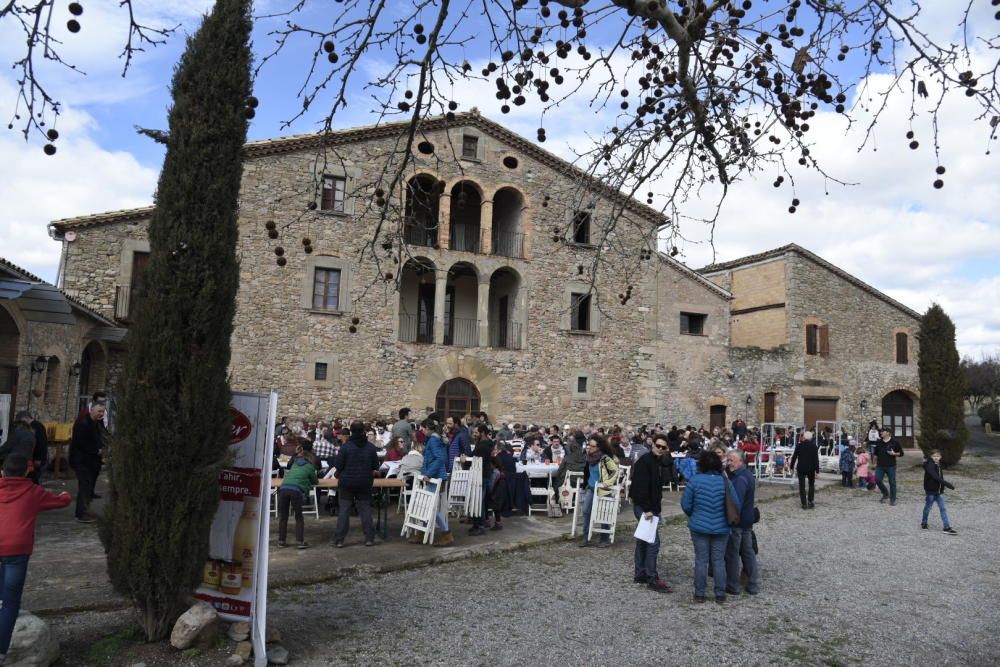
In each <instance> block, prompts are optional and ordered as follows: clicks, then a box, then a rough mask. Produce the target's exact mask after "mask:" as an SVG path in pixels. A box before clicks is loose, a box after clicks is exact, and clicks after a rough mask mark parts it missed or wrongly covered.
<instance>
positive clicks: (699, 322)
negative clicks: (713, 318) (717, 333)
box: [681, 313, 708, 336]
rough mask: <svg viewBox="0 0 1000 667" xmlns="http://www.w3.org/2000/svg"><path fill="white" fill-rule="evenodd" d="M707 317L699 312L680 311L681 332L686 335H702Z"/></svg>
mask: <svg viewBox="0 0 1000 667" xmlns="http://www.w3.org/2000/svg"><path fill="white" fill-rule="evenodd" d="M707 317H708V316H707V315H703V314H701V313H681V333H682V334H685V335H688V336H704V335H705V319H706V318H707Z"/></svg>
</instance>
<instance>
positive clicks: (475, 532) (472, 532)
mask: <svg viewBox="0 0 1000 667" xmlns="http://www.w3.org/2000/svg"><path fill="white" fill-rule="evenodd" d="M485 534H486V531H485V530H483V529H482V528H480V527H479V526H476V527H475V528H470V529H469V535H485Z"/></svg>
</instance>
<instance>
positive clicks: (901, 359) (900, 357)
mask: <svg viewBox="0 0 1000 667" xmlns="http://www.w3.org/2000/svg"><path fill="white" fill-rule="evenodd" d="M908 339H909V336H907V335H906V334H905V333H903V332H899V333H897V334H896V363H897V364H908V363H910V351H909V349H908V348H909V344H908V343H909V340H908Z"/></svg>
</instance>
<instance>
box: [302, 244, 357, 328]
mask: <svg viewBox="0 0 1000 667" xmlns="http://www.w3.org/2000/svg"><path fill="white" fill-rule="evenodd" d="M316 269H336V270H339V271H340V289H339V290H338V292H337V304H338V305H339V306H340V307H339V309H337V310H327V309H325V308H313V284H314V281H315V279H316ZM350 298H351V268H350V263H349V262H348V261H347V260H345V259H342V258H340V257H333V256H330V255H310V256H309V257H307V258H306V263H305V272H304V275H303V277H302V295H301V298H300V302H299V305H300V306H301V307H302V308H304V309H305V310H308V311H309V312H310V313H317V314H321V315H343V314H344V305H345V304H347V303H348V302H349V300H350Z"/></svg>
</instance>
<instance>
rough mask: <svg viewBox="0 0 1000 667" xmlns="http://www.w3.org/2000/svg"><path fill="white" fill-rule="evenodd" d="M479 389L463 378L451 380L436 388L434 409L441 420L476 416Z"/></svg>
mask: <svg viewBox="0 0 1000 667" xmlns="http://www.w3.org/2000/svg"><path fill="white" fill-rule="evenodd" d="M480 401H481V398H480V395H479V389H478V388H477V387H476V385H474V384H472V383H471V382H469V381H468V380H466V379H465V378H452V379H451V380H448V381H446V382H444V383H443V384H442V385H441V387H440V388H438V393H437V400H436V401H435V407H436V408H437V412H438V414H440V415H441V419H445V418H447V417H454V418H455V419H461V418H462V417H464V416H465V415H467V414H476V413H478V412H479V406H480Z"/></svg>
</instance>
